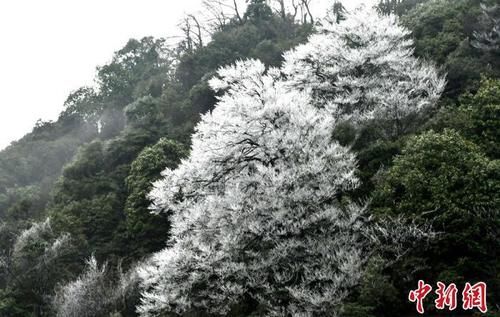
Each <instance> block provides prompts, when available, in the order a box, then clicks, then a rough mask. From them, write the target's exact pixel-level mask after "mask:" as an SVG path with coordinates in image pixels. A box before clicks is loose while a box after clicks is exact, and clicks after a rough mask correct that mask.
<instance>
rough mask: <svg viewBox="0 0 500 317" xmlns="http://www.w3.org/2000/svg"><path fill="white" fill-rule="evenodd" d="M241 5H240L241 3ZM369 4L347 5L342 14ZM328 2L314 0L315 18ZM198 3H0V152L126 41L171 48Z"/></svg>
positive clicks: (51, 113) (52, 113)
mask: <svg viewBox="0 0 500 317" xmlns="http://www.w3.org/2000/svg"><path fill="white" fill-rule="evenodd" d="M241 2H242V3H244V1H241ZM372 2H373V1H370V0H350V1H346V3H345V6H346V7H347V8H353V7H356V6H357V5H359V4H360V3H372ZM328 3H329V1H327V0H315V1H313V2H312V10H314V12H315V14H316V15H317V16H318V17H319V16H322V15H324V13H323V12H324V11H325V9H326V6H327V5H328ZM201 4H202V0H184V1H166V0H143V1H134V0H106V1H98V0H89V1H63V0H49V1H43V2H42V1H36V0H21V1H5V2H2V3H0V38H2V39H3V43H4V48H3V49H2V50H0V70H1V71H0V95H1V96H2V101H1V104H0V149H3V148H4V147H6V146H7V145H9V144H10V142H12V141H14V140H17V139H19V138H20V137H22V136H23V135H24V134H26V133H28V132H29V131H31V129H32V128H33V126H34V124H35V122H36V121H37V120H38V119H42V120H44V121H47V120H55V119H57V116H58V114H59V113H60V112H61V110H62V109H63V103H64V101H65V100H66V98H67V96H68V95H69V93H70V92H71V91H73V90H75V89H78V88H79V87H81V86H89V85H92V84H93V78H94V75H95V69H96V65H103V64H105V63H107V62H109V60H110V59H111V57H112V55H113V52H114V51H116V49H117V47H121V46H123V45H124V44H125V43H126V42H127V40H128V39H130V38H137V39H139V38H142V37H143V36H154V37H164V38H169V39H170V40H171V41H173V42H175V39H176V36H178V35H179V27H178V24H179V23H180V21H181V19H182V17H183V16H185V15H186V14H188V13H193V14H199V13H200V12H199V11H200V8H201Z"/></svg>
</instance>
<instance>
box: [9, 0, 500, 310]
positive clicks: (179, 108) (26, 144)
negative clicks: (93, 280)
mask: <svg viewBox="0 0 500 317" xmlns="http://www.w3.org/2000/svg"><path fill="white" fill-rule="evenodd" d="M493 2H494V1H485V3H486V4H487V5H491V4H493ZM335 5H336V7H335V8H336V9H335V10H337V11H336V12H337V13H338V15H337V17H338V19H341V15H342V7H341V5H339V4H338V3H337V2H336V4H335ZM380 8H381V10H382V11H383V12H385V13H389V12H390V13H396V14H397V15H400V16H401V19H402V21H403V22H404V23H405V24H406V25H407V26H408V27H409V28H410V30H411V31H412V32H413V35H412V37H413V38H414V40H415V43H416V48H415V54H416V55H417V56H420V57H425V58H427V59H430V60H433V61H435V62H436V63H437V64H438V65H439V66H441V67H443V70H444V71H446V72H447V73H448V86H447V89H446V98H445V99H443V100H442V101H441V106H442V107H441V108H440V109H438V110H437V112H436V113H435V114H434V117H433V118H432V119H431V120H430V121H428V122H427V123H424V122H423V121H424V120H425V119H427V118H422V119H419V120H414V121H413V125H412V129H411V131H404V133H405V135H401V134H398V135H396V136H394V137H392V138H387V137H386V136H384V135H383V134H382V130H383V124H384V123H383V122H374V123H373V126H370V127H368V128H367V129H365V130H364V131H360V133H357V132H356V131H355V130H353V129H352V128H351V127H349V126H340V127H338V129H337V131H336V134H335V138H336V139H337V140H339V141H340V142H341V143H342V144H345V145H351V146H352V148H353V150H354V151H355V152H356V153H357V156H358V161H359V173H358V177H359V179H360V180H361V182H362V185H361V186H360V187H359V188H358V189H357V190H356V192H354V193H350V195H351V196H352V198H354V199H358V200H366V199H370V198H373V201H372V207H373V209H374V210H375V212H376V213H377V214H378V215H380V216H386V215H405V216H409V217H410V218H411V219H415V221H417V222H419V223H428V222H430V223H431V224H432V225H433V226H434V228H435V229H436V230H438V231H441V232H442V234H441V235H440V236H439V239H437V240H436V241H434V242H433V243H432V244H431V245H420V246H417V248H416V249H415V250H414V251H413V252H412V253H411V254H408V255H406V256H404V257H402V258H401V259H399V261H398V262H397V263H395V264H394V265H393V266H387V263H382V262H381V261H378V260H377V259H373V260H372V263H370V266H369V270H368V272H367V273H366V275H365V276H364V278H363V280H362V283H361V285H359V287H358V288H357V289H356V290H355V292H354V294H353V296H351V298H350V301H349V302H348V303H347V304H346V305H345V307H344V312H343V316H356V317H358V316H359V317H361V316H365V317H373V316H402V315H404V314H405V313H406V312H414V307H412V306H411V305H409V304H408V303H407V301H406V296H407V292H408V290H409V289H410V288H414V286H415V281H416V280H417V279H418V278H425V279H426V281H428V282H430V283H433V282H434V281H436V280H438V279H441V280H443V281H449V282H455V283H457V285H459V284H460V283H462V282H463V281H466V280H470V281H476V280H478V279H483V280H485V281H487V282H488V287H489V291H488V293H489V294H490V295H491V298H490V303H494V302H496V303H498V302H499V299H498V294H499V293H500V289H499V283H500V282H499V278H500V277H499V273H498V272H499V269H500V267H499V263H498V260H497V257H498V255H497V254H496V253H497V252H498V250H499V249H500V245H499V243H498V241H499V239H498V228H499V227H500V220H499V217H498V212H499V209H498V207H499V203H500V201H499V196H498V193H499V192H500V185H499V183H498V181H499V179H500V170H499V169H500V167H499V166H500V164H499V161H498V159H499V154H500V149H499V144H498V140H499V139H500V136H499V129H500V122H499V112H500V81H499V77H500V58H499V55H498V52H497V51H493V50H484V49H480V48H478V47H475V46H473V45H471V44H472V39H473V38H474V32H476V31H481V30H482V29H483V28H484V25H482V24H481V14H482V12H481V8H480V1H479V0H436V1H426V0H394V1H393V0H387V1H386V0H384V1H381V4H380ZM312 31H313V26H312V24H310V23H303V24H299V23H295V22H294V21H291V19H290V18H289V17H283V16H281V15H280V14H278V13H274V12H273V11H272V10H271V9H270V8H269V7H268V6H267V5H266V4H265V1H261V0H255V1H250V3H249V5H248V9H247V11H246V12H245V13H244V14H243V15H242V16H241V20H240V19H236V18H234V19H232V20H231V22H229V23H228V24H227V25H226V26H224V27H223V28H222V29H221V30H219V31H217V32H216V33H215V34H213V35H212V39H211V41H210V42H208V44H207V45H205V46H202V47H197V48H192V49H190V50H185V51H182V47H181V48H180V49H181V51H179V50H171V49H170V48H168V47H167V46H166V45H165V41H164V40H163V39H154V38H152V37H145V38H143V39H141V40H130V41H129V42H128V43H127V44H126V45H125V47H123V48H122V49H121V50H119V51H117V52H116V53H115V54H114V56H113V58H112V61H111V62H110V63H109V64H107V65H104V66H101V67H99V68H98V70H97V83H98V87H97V88H96V89H94V88H88V87H82V88H80V89H78V90H76V91H75V92H73V93H71V94H70V95H69V97H68V99H67V101H66V102H65V109H64V111H63V112H62V113H61V115H60V117H59V119H58V120H57V121H56V122H42V121H39V122H37V124H36V126H35V127H34V129H33V131H32V132H31V133H29V134H27V135H26V136H25V137H24V138H22V139H21V140H19V141H17V142H14V143H13V144H12V145H11V146H9V147H8V148H6V149H5V150H3V151H2V152H0V251H1V254H0V256H1V257H2V258H1V260H4V259H10V260H9V261H10V262H9V263H10V268H11V269H12V273H8V272H6V271H5V270H3V271H1V270H0V315H1V316H46V315H49V313H48V310H47V307H46V303H47V297H46V295H50V294H52V292H53V289H54V287H55V285H56V284H57V283H62V282H65V281H68V280H71V279H74V278H75V277H76V276H77V275H78V274H80V273H81V270H82V268H83V264H84V263H83V261H84V259H85V258H87V257H89V256H90V255H91V254H92V253H94V254H95V255H96V257H97V259H98V260H99V262H103V261H105V260H108V261H109V262H110V267H113V268H114V267H116V264H118V263H123V266H124V267H125V268H127V267H128V266H129V265H130V264H132V263H133V262H134V261H136V260H138V259H141V258H143V257H145V256H147V255H148V254H149V253H151V252H153V251H155V250H158V249H160V248H162V247H163V246H164V243H165V242H166V240H167V237H168V235H169V228H170V222H169V217H168V215H167V216H165V215H162V216H156V215H152V214H150V213H149V210H148V206H149V204H150V201H149V200H148V198H147V193H148V192H149V190H150V189H151V186H152V185H151V183H152V182H154V181H155V180H156V179H158V177H159V176H160V174H159V173H160V172H161V171H162V170H163V169H164V168H166V167H168V168H175V166H176V165H177V164H178V163H179V160H180V159H181V158H183V157H185V156H186V155H187V151H188V145H187V144H189V137H190V133H191V132H192V130H193V127H194V126H195V124H196V122H197V121H198V120H199V117H200V114H202V113H205V112H207V111H211V110H212V109H213V106H214V104H215V102H216V95H215V94H214V92H213V91H212V90H211V89H210V88H209V86H208V80H209V79H210V78H211V77H212V76H213V75H214V73H215V71H216V70H217V69H218V68H219V67H221V66H223V65H226V64H229V63H233V62H234V61H236V60H239V59H245V58H258V59H261V60H262V61H263V62H264V63H265V64H266V65H268V66H277V65H279V64H280V63H281V62H282V53H283V52H284V51H285V50H287V49H289V48H291V47H293V46H295V45H297V44H298V43H301V42H304V41H305V40H306V38H307V36H308V35H309V34H310V33H311V32H312ZM174 65H175V67H174ZM481 78H483V79H481ZM485 78H488V79H485ZM459 96H461V97H460V98H459ZM429 115H432V114H431V113H429ZM412 120H413V118H412ZM430 128H432V129H434V131H437V132H432V131H431V132H424V133H422V131H425V130H428V129H430ZM448 128H451V129H453V130H449V129H448ZM417 131H418V132H419V133H421V134H420V135H419V136H417V137H411V134H412V133H416V132H417ZM455 131H456V132H455ZM75 155H76V156H75ZM54 184H55V185H54ZM48 215H51V216H52V217H53V219H52V224H53V232H51V233H50V235H47V236H45V237H43V239H40V240H37V241H34V242H33V244H32V245H30V247H29V248H27V249H25V250H24V251H23V252H21V253H19V256H18V257H17V258H10V257H8V255H9V252H10V251H11V250H12V248H13V244H14V243H15V241H16V238H17V236H18V235H19V233H20V232H22V231H23V230H25V229H27V228H29V227H30V225H31V222H32V221H42V220H43V219H44V218H45V217H46V216H48ZM66 232H69V233H71V236H72V239H71V245H72V247H71V248H68V250H67V252H66V253H65V254H64V256H62V257H61V258H58V259H57V261H55V262H53V263H51V264H50V265H47V266H38V267H37V269H39V271H36V270H35V271H29V270H28V268H29V267H30V266H34V265H36V264H37V263H40V262H39V261H38V260H39V259H40V255H41V252H42V249H43V248H44V247H45V246H47V245H49V244H50V243H51V242H52V241H54V239H56V238H57V237H58V236H59V235H61V234H64V233H66ZM26 272H28V274H24V273H26ZM114 273H116V272H113V274H114ZM15 275H16V276H19V278H18V279H19V281H17V279H14V278H13V276H15ZM39 275H40V277H39ZM130 292H132V293H134V290H130ZM127 296H128V295H127ZM136 299H137V294H136V293H134V294H133V295H130V299H129V298H128V297H127V298H123V301H124V303H121V304H120V305H122V306H124V307H126V308H124V309H122V314H123V316H133V315H134V307H133V305H134V304H133V303H134V300H136ZM248 306H252V305H250V304H249V305H248ZM492 307H493V306H492V305H490V308H492ZM247 308H248V307H246V306H245V305H241V307H239V306H238V307H235V309H234V315H235V316H245V315H248V311H251V309H249V308H248V309H247Z"/></svg>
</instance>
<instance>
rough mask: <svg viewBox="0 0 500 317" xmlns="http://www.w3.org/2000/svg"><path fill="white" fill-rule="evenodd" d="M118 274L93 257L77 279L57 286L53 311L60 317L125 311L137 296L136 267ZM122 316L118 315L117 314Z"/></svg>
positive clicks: (53, 300) (119, 268) (104, 314)
mask: <svg viewBox="0 0 500 317" xmlns="http://www.w3.org/2000/svg"><path fill="white" fill-rule="evenodd" d="M116 273H118V274H115V272H113V270H110V269H109V268H108V265H107V264H106V263H104V264H102V265H99V264H98V263H97V260H96V259H95V257H94V256H91V257H90V258H89V259H88V260H87V262H86V267H85V270H84V271H83V272H82V274H81V275H80V276H78V277H77V278H76V279H75V280H72V281H70V282H68V283H66V284H61V285H59V286H58V287H56V290H55V294H54V296H52V308H53V313H54V315H55V316H58V317H87V316H88V317H93V316H115V313H117V312H118V311H126V309H127V300H132V301H135V300H136V298H137V297H138V294H137V293H138V292H137V291H136V290H137V289H138V282H139V280H138V276H137V272H136V270H135V267H132V269H131V270H130V271H128V272H122V270H121V266H119V267H118V270H117V272H116ZM118 315H119V314H118ZM119 316H121V315H119Z"/></svg>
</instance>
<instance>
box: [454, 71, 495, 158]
mask: <svg viewBox="0 0 500 317" xmlns="http://www.w3.org/2000/svg"><path fill="white" fill-rule="evenodd" d="M460 114H461V115H462V116H463V118H464V119H465V120H464V122H463V124H464V125H463V134H464V135H465V136H466V137H468V138H469V139H470V140H472V141H474V142H475V143H476V144H478V145H480V146H481V148H482V149H483V151H484V152H485V153H486V154H488V155H489V156H491V157H492V158H495V159H500V144H499V140H500V80H498V79H496V80H495V79H483V81H482V82H481V86H480V87H479V90H478V91H477V93H476V94H475V95H472V94H466V95H464V96H463V97H462V99H461V106H460Z"/></svg>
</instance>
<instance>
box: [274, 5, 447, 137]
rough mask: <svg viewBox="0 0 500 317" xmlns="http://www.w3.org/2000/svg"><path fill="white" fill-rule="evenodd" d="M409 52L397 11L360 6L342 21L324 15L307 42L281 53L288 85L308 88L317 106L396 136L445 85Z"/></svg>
mask: <svg viewBox="0 0 500 317" xmlns="http://www.w3.org/2000/svg"><path fill="white" fill-rule="evenodd" d="M413 51H414V49H413V41H412V40H411V38H410V31H409V30H408V29H406V28H405V27H403V26H400V25H399V24H398V17H397V16H395V15H389V16H381V15H379V14H378V13H377V12H376V10H375V9H370V8H360V9H358V10H356V11H354V12H350V13H347V14H346V17H345V20H344V21H341V22H340V23H337V22H336V19H332V18H328V17H327V18H326V19H324V20H323V21H322V25H321V27H319V30H318V32H317V34H314V35H312V36H311V37H310V38H309V40H308V42H307V43H305V44H303V45H299V46H298V47H296V48H295V49H293V50H291V51H289V52H287V53H286V54H285V62H284V65H283V68H282V72H283V73H284V75H285V76H286V78H287V81H288V83H289V85H290V87H291V88H292V89H312V90H313V97H314V103H315V105H316V106H317V107H325V108H327V109H328V110H329V111H330V112H331V113H332V115H334V116H336V117H338V118H339V119H342V120H347V121H349V122H351V123H352V124H354V125H355V126H356V125H357V126H360V125H364V124H366V123H367V121H374V120H376V121H377V122H379V123H383V124H380V126H381V128H382V127H383V129H384V131H380V134H381V135H382V136H384V135H385V136H386V137H394V136H398V135H401V134H402V133H405V132H407V131H408V129H409V128H411V127H412V122H414V120H412V119H413V118H415V116H416V115H418V114H421V113H422V111H423V110H424V109H426V108H429V106H432V105H435V103H436V101H437V100H438V99H439V97H440V96H441V93H442V91H443V89H444V86H445V84H446V81H445V79H444V77H443V76H440V75H439V72H438V71H437V70H436V68H435V67H434V66H433V65H432V64H431V63H428V62H425V61H422V60H419V59H417V58H416V57H414V56H413ZM408 119H410V120H408Z"/></svg>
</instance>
